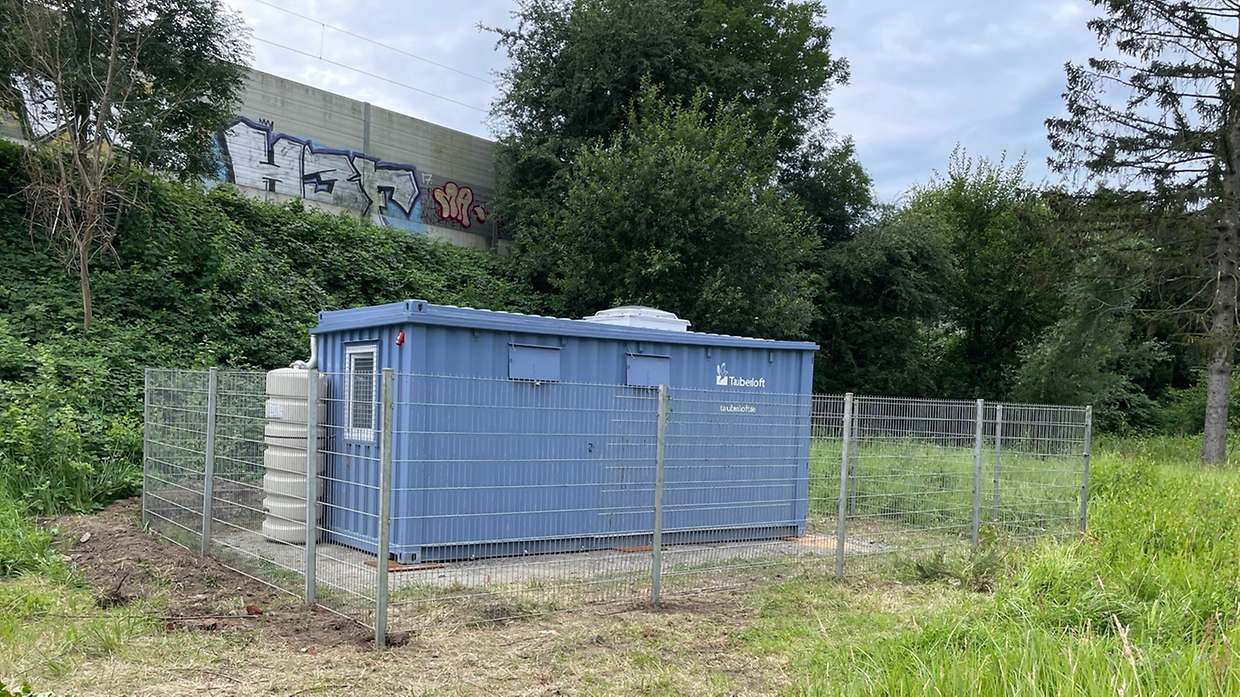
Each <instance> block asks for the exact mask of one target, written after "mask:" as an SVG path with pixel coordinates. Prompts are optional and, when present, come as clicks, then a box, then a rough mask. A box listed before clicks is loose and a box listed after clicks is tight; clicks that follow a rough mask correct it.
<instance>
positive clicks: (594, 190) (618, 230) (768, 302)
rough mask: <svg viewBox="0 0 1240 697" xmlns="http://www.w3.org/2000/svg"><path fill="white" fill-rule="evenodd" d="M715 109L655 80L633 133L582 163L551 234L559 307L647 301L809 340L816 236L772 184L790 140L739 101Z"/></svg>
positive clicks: (637, 110)
mask: <svg viewBox="0 0 1240 697" xmlns="http://www.w3.org/2000/svg"><path fill="white" fill-rule="evenodd" d="M706 102H707V98H706V96H705V94H704V93H700V94H699V95H698V96H696V97H695V98H694V99H693V100H692V101H690V102H688V103H687V104H680V103H678V102H676V101H671V100H668V99H665V98H663V97H662V95H661V94H660V93H659V91H658V90H657V88H655V87H653V86H650V85H647V86H646V87H645V88H643V91H642V93H641V95H640V96H639V98H638V100H637V102H636V103H635V104H634V106H633V108H632V109H631V111H630V116H629V123H628V127H627V128H626V129H624V130H623V131H621V132H620V133H619V134H617V135H616V136H615V137H613V138H612V139H611V140H610V142H608V143H605V144H604V143H599V144H596V145H594V146H593V147H590V148H587V149H585V150H583V151H582V152H581V153H580V154H579V155H578V156H577V158H576V160H575V161H574V163H573V168H572V170H571V174H570V175H569V176H568V179H567V181H566V189H567V193H566V196H565V200H564V205H563V207H562V208H561V209H560V210H558V211H555V212H552V213H549V214H548V215H546V217H545V218H544V219H543V223H542V226H541V228H542V232H543V240H544V244H546V245H547V247H548V253H549V256H550V257H551V258H553V259H555V264H554V266H553V268H552V271H551V274H550V277H549V278H550V283H551V285H552V286H553V287H554V288H555V289H556V290H557V291H558V295H557V297H556V298H555V299H554V300H553V303H555V304H556V309H557V310H559V311H560V312H562V313H565V314H577V315H584V314H588V313H590V312H593V311H596V310H599V309H601V308H605V307H610V306H614V305H623V304H630V303H635V304H643V305H654V306H658V307H660V308H663V309H666V310H670V311H672V312H675V313H677V314H679V315H680V316H682V317H686V318H689V319H690V320H691V321H693V322H694V326H695V328H697V329H699V330H702V331H713V332H723V333H733V334H751V335H758V336H771V337H800V336H804V335H805V332H806V329H807V328H808V326H809V323H810V319H811V317H812V316H813V302H812V286H811V283H810V281H811V275H810V273H809V272H808V271H806V270H805V267H806V264H807V262H808V259H809V254H810V253H811V252H812V250H813V249H814V246H815V240H814V238H813V235H812V232H811V231H810V229H809V220H808V219H807V218H806V217H805V216H804V214H803V213H802V211H801V210H800V208H799V206H798V205H797V203H796V201H795V200H794V199H791V198H789V197H787V196H786V195H784V193H783V191H782V190H781V188H780V187H779V186H777V185H776V184H775V182H774V177H775V152H776V150H777V149H778V137H777V135H776V134H774V133H773V132H772V131H770V130H769V129H760V128H758V127H756V126H755V125H754V123H753V122H752V120H750V118H749V117H748V116H746V115H745V114H744V113H742V111H741V109H740V108H739V106H738V105H725V106H723V107H721V108H719V109H717V110H716V111H715V112H714V116H713V118H710V117H709V116H708V111H707V106H706Z"/></svg>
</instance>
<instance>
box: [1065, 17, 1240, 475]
mask: <svg viewBox="0 0 1240 697" xmlns="http://www.w3.org/2000/svg"><path fill="white" fill-rule="evenodd" d="M1092 1H1093V3H1094V4H1095V5H1096V6H1098V7H1099V8H1100V9H1101V10H1102V11H1103V14H1102V16H1100V17H1098V18H1095V19H1093V20H1091V21H1090V22H1089V27H1090V28H1091V29H1092V30H1093V31H1095V32H1096V33H1097V35H1098V38H1099V40H1100V42H1101V44H1102V47H1103V48H1104V49H1108V50H1110V51H1112V52H1113V53H1112V55H1114V56H1116V57H1106V58H1091V59H1089V61H1088V62H1087V63H1085V64H1083V65H1077V64H1069V65H1068V66H1067V68H1066V70H1067V90H1066V92H1065V93H1064V98H1065V101H1066V104H1067V111H1068V114H1067V116H1066V117H1063V118H1054V119H1049V120H1048V121H1047V127H1048V129H1049V133H1050V143H1051V147H1052V148H1053V150H1054V152H1055V156H1054V157H1053V158H1052V164H1053V165H1054V166H1056V167H1057V168H1058V169H1060V170H1063V171H1067V170H1071V169H1076V168H1084V169H1085V170H1086V171H1087V172H1089V173H1090V174H1093V175H1098V176H1107V175H1114V174H1124V175H1130V176H1136V177H1140V178H1143V179H1144V180H1146V181H1148V182H1149V183H1150V184H1151V185H1152V187H1153V191H1155V192H1157V193H1174V194H1176V195H1178V196H1185V195H1187V196H1190V197H1192V198H1195V199H1196V200H1197V201H1198V202H1199V203H1198V204H1197V205H1198V207H1206V208H1207V210H1209V211H1210V213H1211V215H1212V216H1213V218H1214V223H1215V224H1214V232H1213V235H1212V237H1213V239H1212V242H1213V244H1212V245H1211V250H1210V253H1209V258H1210V261H1211V264H1210V269H1209V272H1208V273H1206V274H1203V275H1202V276H1200V277H1199V278H1198V285H1199V287H1200V288H1201V289H1202V290H1204V291H1205V292H1206V293H1207V294H1208V295H1209V296H1210V297H1212V302H1211V305H1210V309H1209V313H1208V319H1207V320H1205V323H1206V324H1208V328H1207V331H1208V336H1209V342H1210V354H1211V355H1210V359H1209V362H1208V364H1207V367H1206V373H1207V389H1206V392H1207V399H1206V416H1205V427H1204V432H1205V435H1204V438H1203V439H1202V450H1201V459H1202V460H1203V461H1205V462H1211V463H1218V462H1222V461H1223V460H1224V458H1225V456H1226V448H1227V421H1228V399H1229V394H1230V392H1231V378H1232V373H1233V371H1234V366H1235V347H1236V292H1237V261H1238V258H1240V73H1238V72H1237V59H1238V56H1237V47H1238V46H1240V28H1238V27H1240V6H1237V5H1236V4H1235V3H1234V2H1231V1H1230V0H1194V1H1192V2H1189V1H1185V2H1170V1H1168V0H1092ZM1117 91H1118V92H1120V93H1123V94H1126V95H1127V97H1126V98H1125V99H1123V100H1115V99H1114V98H1113V97H1112V96H1111V95H1112V94H1113V93H1114V92H1117Z"/></svg>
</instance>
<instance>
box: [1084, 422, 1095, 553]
mask: <svg viewBox="0 0 1240 697" xmlns="http://www.w3.org/2000/svg"><path fill="white" fill-rule="evenodd" d="M1093 429H1094V407H1093V405H1092V404H1091V405H1090V406H1087V407H1085V458H1084V460H1085V463H1084V468H1083V469H1082V470H1081V534H1082V535H1084V534H1085V523H1086V521H1087V518H1086V515H1087V513H1088V511H1089V447H1090V446H1089V443H1090V440H1091V438H1092V437H1093Z"/></svg>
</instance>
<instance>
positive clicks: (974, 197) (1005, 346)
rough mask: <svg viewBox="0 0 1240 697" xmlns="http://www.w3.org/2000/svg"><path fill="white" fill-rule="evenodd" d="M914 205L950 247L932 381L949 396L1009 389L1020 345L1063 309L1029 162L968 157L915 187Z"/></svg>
mask: <svg viewBox="0 0 1240 697" xmlns="http://www.w3.org/2000/svg"><path fill="white" fill-rule="evenodd" d="M908 208H909V211H910V213H912V214H915V215H917V216H920V218H921V219H923V220H925V221H928V222H929V223H931V224H932V225H933V226H935V227H937V228H938V234H939V235H941V238H942V240H943V243H944V245H945V246H946V249H947V251H948V254H949V255H950V257H951V264H952V272H951V275H950V276H949V278H948V281H947V283H946V284H945V285H944V287H943V291H944V292H943V295H944V297H945V298H946V299H947V304H946V308H945V314H944V318H943V319H944V323H943V324H942V325H941V326H939V327H937V331H936V333H935V336H936V338H935V339H934V341H935V346H934V347H932V348H930V349H929V350H930V351H931V352H932V354H934V358H935V360H936V362H937V366H936V368H935V371H936V373H937V377H936V383H937V384H938V386H939V389H940V391H941V392H942V393H943V394H946V395H948V396H952V397H959V398H968V397H985V398H987V399H997V398H1006V397H1007V396H1008V395H1009V394H1010V392H1011V388H1012V371H1013V369H1014V368H1015V366H1016V365H1017V364H1018V363H1019V362H1020V351H1021V348H1022V347H1023V346H1024V345H1025V344H1026V343H1027V342H1030V341H1032V340H1034V339H1035V338H1036V337H1037V336H1038V334H1039V332H1041V331H1042V330H1043V329H1044V328H1045V327H1046V326H1048V325H1049V324H1051V323H1053V322H1055V321H1056V320H1057V319H1058V318H1059V310H1060V308H1061V302H1060V299H1059V297H1058V295H1057V294H1056V287H1057V284H1058V283H1059V281H1060V280H1061V278H1062V275H1063V273H1064V271H1065V270H1064V269H1063V267H1062V264H1061V263H1060V261H1061V259H1062V258H1063V257H1062V254H1061V253H1060V252H1059V251H1058V249H1057V246H1058V245H1057V241H1056V239H1055V237H1054V235H1053V234H1052V229H1051V227H1050V225H1049V222H1050V219H1049V216H1048V215H1047V210H1046V208H1045V206H1043V205H1042V204H1041V202H1040V201H1039V198H1038V196H1037V194H1036V193H1035V192H1030V191H1028V190H1026V188H1025V182H1024V163H1023V162H1018V163H1016V164H1015V165H1012V166H1011V167H1008V166H1006V165H1005V164H1004V163H1003V162H1002V161H1001V162H999V163H992V162H989V161H987V160H985V159H980V160H972V159H970V158H968V157H967V156H966V155H965V153H964V152H963V151H961V150H959V149H957V151H956V152H955V153H953V155H952V160H951V163H950V165H949V167H948V171H947V174H946V176H943V177H940V178H936V179H935V180H934V181H932V182H931V183H930V184H929V185H928V186H925V187H922V188H921V189H918V190H915V191H914V192H913V195H912V198H911V200H910V202H909V206H908Z"/></svg>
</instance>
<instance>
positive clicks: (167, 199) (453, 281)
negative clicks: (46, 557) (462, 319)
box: [0, 142, 545, 513]
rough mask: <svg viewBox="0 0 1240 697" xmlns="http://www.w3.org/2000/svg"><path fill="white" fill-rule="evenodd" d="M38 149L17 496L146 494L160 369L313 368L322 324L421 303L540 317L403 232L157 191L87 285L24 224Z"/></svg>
mask: <svg viewBox="0 0 1240 697" xmlns="http://www.w3.org/2000/svg"><path fill="white" fill-rule="evenodd" d="M21 156H22V151H21V149H20V148H18V147H17V146H15V145H12V144H10V143H6V142H0V259H4V263H3V264H0V494H4V493H7V495H8V496H10V497H12V498H13V499H14V500H16V501H19V502H21V503H22V504H24V505H25V506H26V507H27V508H28V509H30V510H33V511H38V512H43V513H52V512H58V511H63V510H89V509H91V508H95V507H98V506H100V505H103V504H105V503H107V502H108V501H110V500H112V499H114V498H116V497H118V496H124V495H128V494H131V493H135V492H136V487H137V486H139V484H140V476H139V475H138V473H139V468H140V465H141V463H140V458H141V435H140V429H141V408H142V383H143V369H144V368H146V367H148V366H157V367H179V368H190V367H206V366H210V365H220V366H229V367H234V368H253V369H266V368H273V367H278V366H281V365H287V364H288V363H289V362H291V361H293V360H295V359H297V358H301V357H304V356H305V354H306V352H307V329H308V328H309V327H310V326H312V325H313V324H315V322H316V315H317V313H318V312H319V311H320V310H331V309H339V308H345V307H356V306H363V305H373V304H379V303H386V302H395V301H399V300H404V299H407V298H421V299H425V300H429V301H431V302H436V303H447V304H457V305H469V306H472V307H482V308H490V309H510V310H518V311H539V310H542V309H543V308H544V307H545V303H544V302H543V301H542V299H541V298H539V297H538V296H537V295H536V294H534V293H533V292H532V291H531V290H530V289H529V288H528V287H527V286H525V285H524V284H523V283H522V282H521V281H519V280H517V278H516V277H515V276H514V275H513V274H512V273H511V272H510V270H509V266H508V263H507V261H506V260H505V259H503V258H501V257H498V256H496V255H494V254H490V253H488V252H482V251H478V250H472V249H464V248H460V247H455V246H452V245H449V244H446V243H440V242H435V241H432V240H429V239H427V238H426V237H423V236H419V235H416V234H411V233H409V232H407V231H403V230H398V229H394V228H384V227H377V226H374V225H371V224H369V223H364V222H360V221H358V220H357V219H355V218H350V217H348V216H345V215H336V216H333V215H327V214H325V213H322V212H319V211H316V210H313V209H309V208H306V207H304V206H303V205H302V204H301V203H300V202H299V201H295V202H292V203H288V204H283V205H276V204H269V203H264V202H261V201H256V200H253V199H250V198H247V197H245V196H242V195H240V194H239V193H237V192H236V191H235V190H234V189H232V188H231V187H226V186H221V187H216V188H212V189H208V188H205V187H201V186H193V185H185V184H182V183H178V182H173V181H168V180H166V179H164V178H160V177H154V176H152V177H147V178H145V179H144V180H143V181H141V182H140V183H139V184H138V185H137V186H136V187H135V188H134V189H133V190H132V191H131V193H132V194H133V195H134V197H135V198H136V199H137V200H139V201H141V202H142V205H141V207H140V208H138V209H135V210H134V211H133V212H131V213H130V214H129V215H127V216H126V217H125V218H124V219H123V220H122V222H121V224H120V227H119V231H118V234H117V237H116V240H115V244H114V252H110V253H109V252H101V253H99V254H97V255H96V258H95V259H94V261H93V262H92V263H93V267H92V279H93V280H92V282H93V290H94V293H93V300H94V307H95V322H94V324H93V325H92V327H91V331H90V334H89V335H85V336H84V335H83V333H82V330H81V299H80V296H79V291H78V284H77V277H76V272H70V271H68V270H66V269H65V268H63V267H61V266H60V265H59V264H57V262H56V261H55V260H54V259H52V258H51V257H49V256H48V255H47V254H46V253H45V249H44V245H41V244H40V240H39V236H38V232H37V231H35V232H34V233H33V234H32V231H31V230H30V228H29V227H28V225H27V223H26V222H25V211H24V204H23V201H22V197H21V188H22V186H23V185H24V180H23V177H22V173H21V166H20V161H21Z"/></svg>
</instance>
